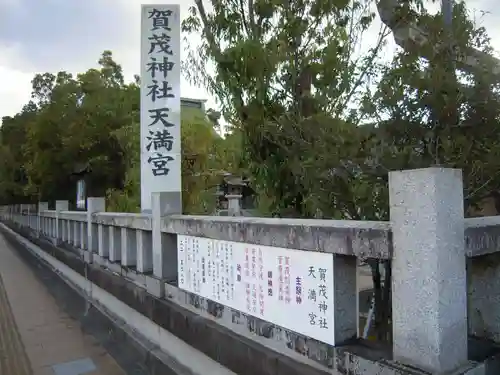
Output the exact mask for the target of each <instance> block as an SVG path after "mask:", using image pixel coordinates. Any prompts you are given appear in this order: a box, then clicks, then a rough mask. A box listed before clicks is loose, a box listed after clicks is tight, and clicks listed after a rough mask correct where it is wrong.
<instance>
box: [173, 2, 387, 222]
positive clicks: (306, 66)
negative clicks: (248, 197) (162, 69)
mask: <svg viewBox="0 0 500 375" xmlns="http://www.w3.org/2000/svg"><path fill="white" fill-rule="evenodd" d="M206 3H209V4H210V7H208V6H206V5H205V4H206ZM371 4H372V3H371V2H370V1H366V0H356V1H345V0H337V1H313V0H301V1H293V2H282V1H273V0H271V1H269V0H255V1H254V0H237V1H232V0H212V1H205V2H204V1H201V0H199V1H195V6H194V7H192V8H191V10H190V14H191V16H190V17H189V18H188V19H186V20H185V21H184V23H183V27H184V30H185V31H187V32H199V33H201V34H202V43H201V45H200V46H199V47H198V48H195V49H191V51H190V55H189V56H190V58H189V59H188V60H187V61H186V62H185V66H184V68H185V69H184V70H185V73H186V74H187V75H188V76H189V78H191V79H192V80H193V81H194V82H197V83H202V84H204V85H205V86H206V87H207V88H208V89H209V90H210V91H211V92H212V93H213V94H214V95H215V96H216V97H217V99H218V100H219V102H220V103H221V106H222V111H223V113H224V116H225V118H226V119H228V120H229V121H230V123H231V124H232V125H233V126H234V128H235V129H237V130H238V131H239V132H240V134H241V136H242V151H243V155H242V156H241V163H242V164H243V165H245V166H246V169H247V170H248V174H249V175H251V176H252V178H253V181H254V183H253V187H254V189H256V190H257V192H258V194H259V198H260V202H261V205H262V208H263V210H264V211H267V213H269V214H271V213H274V214H280V215H283V214H286V215H293V216H311V215H312V214H314V213H313V212H311V211H310V210H309V209H308V208H307V207H306V206H307V203H306V200H307V199H308V196H309V195H310V194H312V192H310V191H308V190H307V188H306V187H305V186H304V184H303V183H302V182H301V181H300V178H299V177H300V176H297V175H294V172H293V171H292V169H293V168H295V167H293V166H292V163H295V164H296V165H297V163H298V164H300V161H301V160H300V155H297V154H290V153H289V150H291V149H293V147H291V144H290V143H294V142H296V139H295V138H294V137H299V139H300V137H301V130H299V128H300V126H299V124H302V123H305V122H307V123H308V126H311V127H312V129H314V128H315V127H316V126H318V124H317V123H315V122H314V121H308V120H307V119H308V118H310V117H311V116H314V115H315V114H318V113H319V114H323V113H328V114H329V116H330V118H331V119H332V120H333V121H337V120H338V119H344V118H349V119H350V121H352V122H354V123H357V122H359V121H360V120H361V118H360V117H359V116H358V114H359V113H357V112H352V111H351V108H352V104H353V103H356V102H357V101H359V100H361V99H362V97H363V94H364V92H365V91H366V85H367V84H368V82H369V80H370V78H371V77H372V76H373V75H374V74H375V72H376V70H377V55H378V52H379V51H380V48H381V46H382V45H383V40H384V36H385V35H386V31H385V30H381V31H380V33H379V35H378V40H377V41H376V44H375V46H374V47H373V48H372V49H370V51H368V53H365V54H360V50H359V47H360V41H361V39H362V37H363V35H364V33H365V32H366V31H367V29H368V27H369V26H370V24H371V22H372V20H373V18H374V13H373V12H372V9H371ZM209 8H212V10H211V12H208V11H207V9H209ZM207 61H210V62H212V63H213V64H214V66H215V71H214V72H210V71H208V70H207V69H206V66H207ZM312 88H314V90H312ZM282 133H283V134H286V135H287V136H288V135H290V136H291V137H292V138H289V139H285V138H283V136H281V134H282ZM295 169H296V168H295ZM264 202H265V204H264ZM264 206H267V207H264ZM313 211H314V210H313Z"/></svg>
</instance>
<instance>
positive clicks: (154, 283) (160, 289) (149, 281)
mask: <svg viewBox="0 0 500 375" xmlns="http://www.w3.org/2000/svg"><path fill="white" fill-rule="evenodd" d="M146 290H147V291H148V293H150V294H152V295H153V296H155V297H158V298H162V297H164V296H165V282H164V281H162V280H160V279H157V278H156V277H153V276H146Z"/></svg>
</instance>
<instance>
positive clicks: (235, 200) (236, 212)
mask: <svg viewBox="0 0 500 375" xmlns="http://www.w3.org/2000/svg"><path fill="white" fill-rule="evenodd" d="M241 197H242V196H241V195H240V194H228V195H226V199H227V210H228V215H229V216H241Z"/></svg>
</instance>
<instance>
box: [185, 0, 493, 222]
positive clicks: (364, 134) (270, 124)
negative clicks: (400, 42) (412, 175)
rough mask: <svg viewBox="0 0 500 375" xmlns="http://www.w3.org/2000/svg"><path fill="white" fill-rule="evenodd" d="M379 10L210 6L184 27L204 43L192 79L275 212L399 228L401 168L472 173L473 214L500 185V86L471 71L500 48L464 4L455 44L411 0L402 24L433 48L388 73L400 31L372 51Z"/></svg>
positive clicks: (400, 58) (400, 59)
mask: <svg viewBox="0 0 500 375" xmlns="http://www.w3.org/2000/svg"><path fill="white" fill-rule="evenodd" d="M381 3H383V1H382V2H381ZM207 4H210V5H207ZM369 4H370V3H369V2H364V1H357V0H350V1H341V0H338V1H328V2H326V1H320V2H317V1H308V0H301V1H298V2H281V1H272V0H271V1H269V0H262V1H260V0H259V1H257V0H255V1H254V0H237V1H232V0H231V1H230V0H211V1H201V0H199V1H196V2H195V6H194V7H193V8H192V9H191V14H190V17H189V18H188V19H187V20H185V22H184V24H183V26H184V29H185V31H187V32H200V33H201V34H202V43H201V45H200V46H198V47H197V48H191V50H190V59H188V61H187V62H186V64H185V65H186V66H185V70H186V72H187V73H189V74H188V75H189V76H190V78H191V79H192V80H193V81H194V82H197V83H200V84H204V85H205V86H206V87H207V88H208V89H209V90H211V91H212V92H213V94H214V95H216V97H217V98H218V99H219V101H220V103H222V109H223V112H224V114H225V116H226V118H228V119H230V120H231V123H232V125H233V127H234V128H235V129H237V130H238V131H239V132H240V134H241V137H242V154H241V155H240V163H241V165H244V166H245V169H246V170H248V171H249V175H250V176H251V178H252V180H253V187H254V189H255V190H256V191H257V193H258V196H259V202H260V206H261V208H262V209H263V212H265V213H267V214H278V215H285V216H294V217H331V218H351V219H388V198H387V175H388V172H389V171H391V170H399V169H411V168H420V167H428V166H431V165H436V164H438V165H442V166H449V167H456V168H462V169H463V170H464V179H465V186H466V191H465V195H466V197H467V204H469V205H474V204H475V203H476V202H478V201H480V200H481V199H482V198H483V197H484V196H485V195H487V194H488V193H489V192H491V191H492V190H493V189H496V188H497V186H498V185H499V183H500V180H499V177H500V173H499V172H498V171H499V170H500V165H498V163H500V158H498V153H499V152H500V147H499V145H500V144H499V134H500V133H499V132H498V130H497V128H498V127H497V124H498V120H499V112H498V111H499V108H500V106H499V104H500V103H499V102H498V101H499V97H498V89H499V87H498V80H496V77H493V76H492V74H491V69H487V68H486V69H484V70H482V69H476V70H473V71H463V67H464V66H463V64H462V63H461V59H462V55H463V53H465V52H468V51H470V48H476V49H478V50H480V51H484V52H487V53H488V52H490V51H491V47H490V45H489V39H488V37H487V35H486V33H485V30H484V28H478V27H476V26H475V25H474V24H473V23H472V22H471V18H470V17H469V14H468V13H467V9H466V7H465V3H464V2H457V3H456V4H455V7H454V11H453V12H454V14H453V18H454V23H453V25H454V28H453V30H452V35H453V38H452V39H449V38H448V34H446V33H445V32H444V31H443V30H445V28H444V27H443V23H442V18H441V15H437V16H431V15H429V14H428V13H427V12H426V11H425V8H424V7H423V3H422V2H421V1H411V2H405V3H403V4H402V5H397V6H396V12H395V13H394V15H393V17H392V23H399V25H408V24H410V23H412V24H415V25H418V27H420V28H422V29H425V31H426V33H427V39H428V40H427V43H426V44H424V45H422V46H418V45H412V46H410V45H408V46H407V48H406V49H405V50H404V51H403V50H402V49H400V50H399V51H398V52H397V53H396V56H395V57H394V60H393V61H392V62H391V63H389V64H381V61H380V59H379V55H380V52H381V47H382V46H383V45H384V38H385V36H387V34H388V31H387V30H384V29H383V30H381V31H380V34H379V36H378V40H377V42H376V43H375V44H374V45H373V48H371V49H370V50H369V51H368V53H365V54H359V49H358V47H359V42H360V40H361V39H362V37H363V35H364V33H365V31H366V30H367V28H368V27H369V26H370V25H371V21H372V20H373V13H372V12H371V8H370V7H369ZM379 5H380V4H379ZM209 10H210V11H209ZM389 23H390V22H389ZM446 41H450V42H451V43H452V44H453V46H454V47H455V49H454V51H455V53H456V51H458V56H455V60H458V61H455V62H453V56H452V55H451V53H450V51H449V49H445V48H444V46H446V44H445V43H443V42H446ZM207 61H210V62H211V63H212V64H213V66H214V67H215V69H214V70H213V71H210V70H207V69H206V68H205V67H206V66H207ZM455 65H456V67H458V68H460V72H459V73H455ZM362 123H369V125H363V126H361V124H362Z"/></svg>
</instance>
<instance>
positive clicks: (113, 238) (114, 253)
mask: <svg viewBox="0 0 500 375" xmlns="http://www.w3.org/2000/svg"><path fill="white" fill-rule="evenodd" d="M108 230H109V261H110V262H119V261H120V260H121V257H122V253H121V228H119V227H114V226H112V225H110V226H109V227H108Z"/></svg>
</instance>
